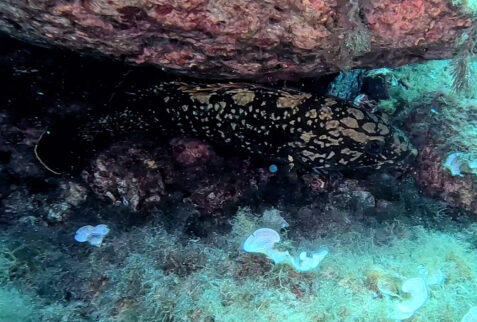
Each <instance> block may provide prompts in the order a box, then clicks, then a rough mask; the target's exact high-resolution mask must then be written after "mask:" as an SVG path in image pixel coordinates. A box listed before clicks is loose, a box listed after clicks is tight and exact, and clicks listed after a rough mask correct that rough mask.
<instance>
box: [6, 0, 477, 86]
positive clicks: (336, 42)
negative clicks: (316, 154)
mask: <svg viewBox="0 0 477 322" xmlns="http://www.w3.org/2000/svg"><path fill="white" fill-rule="evenodd" d="M470 25H471V18H470V15H468V13H467V12H466V8H460V7H457V6H453V5H452V2H451V1H447V0H418V1H416V0H406V1H401V2H396V1H393V0H379V1H361V2H359V4H358V2H357V1H351V2H347V1H345V2H339V1H335V0H330V1H323V0H312V1H279V0H272V1H265V2H257V1H253V0H241V1H240V2H238V3H237V2H233V1H231V2H227V1H219V0H214V1H205V0H199V1H192V2H191V1H186V0H181V1H167V0H164V1H153V0H145V1H125V0H115V1H106V0H85V1H73V2H71V1H64V0H51V1H35V2H31V1H28V0H4V1H2V2H0V30H1V31H3V32H6V33H7V34H9V35H12V36H14V37H17V38H20V39H25V40H27V41H30V42H33V43H38V44H41V45H43V46H45V45H50V46H51V45H54V46H61V47H65V48H69V49H73V50H77V51H81V52H86V53H91V52H93V53H100V54H103V55H108V56H112V57H116V58H118V59H125V60H126V61H128V62H134V63H138V64H153V65H156V66H159V67H162V68H167V69H170V70H174V71H176V72H180V73H187V74H188V75H191V74H193V75H196V76H212V77H215V78H253V79H264V80H266V79H270V78H275V79H276V78H293V77H296V76H306V75H316V74H323V73H329V72H335V71H338V70H340V69H341V68H342V67H347V68H357V67H379V66H392V65H394V66H396V65H402V64H406V63H411V62H416V61H422V60H425V59H437V58H447V57H451V55H452V53H453V44H454V39H455V38H456V37H458V36H459V35H461V33H462V32H464V31H465V29H466V28H467V27H469V26H470Z"/></svg>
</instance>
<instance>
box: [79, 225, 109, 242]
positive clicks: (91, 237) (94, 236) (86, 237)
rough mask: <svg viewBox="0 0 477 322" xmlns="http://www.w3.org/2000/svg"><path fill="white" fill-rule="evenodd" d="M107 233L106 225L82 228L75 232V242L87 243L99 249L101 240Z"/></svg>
mask: <svg viewBox="0 0 477 322" xmlns="http://www.w3.org/2000/svg"><path fill="white" fill-rule="evenodd" d="M108 233H109V228H108V226H106V225H103V224H101V225H97V226H90V225H87V226H83V227H81V228H79V229H78V230H77V231H76V234H75V240H76V241H77V242H80V243H84V242H88V243H90V244H91V245H93V246H96V247H100V246H101V244H102V243H103V238H104V236H106V235H107V234H108Z"/></svg>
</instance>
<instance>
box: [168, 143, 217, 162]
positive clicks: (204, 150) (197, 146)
mask: <svg viewBox="0 0 477 322" xmlns="http://www.w3.org/2000/svg"><path fill="white" fill-rule="evenodd" d="M170 144H171V146H172V154H173V155H174V158H175V160H176V161H177V162H178V163H180V164H182V165H184V166H190V165H193V164H197V163H204V162H207V160H208V159H209V158H210V157H211V154H212V153H213V151H212V150H211V148H210V146H209V145H208V144H206V143H204V142H202V141H200V140H196V139H188V138H174V139H172V140H171V142H170Z"/></svg>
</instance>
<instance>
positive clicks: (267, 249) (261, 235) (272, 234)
mask: <svg viewBox="0 0 477 322" xmlns="http://www.w3.org/2000/svg"><path fill="white" fill-rule="evenodd" d="M279 241H280V235H279V234H278V233H277V232H276V231H275V230H273V229H270V228H260V229H257V230H256V231H254V232H253V233H252V234H251V235H250V236H248V238H247V239H246V240H245V241H244V242H243V244H242V249H243V250H244V251H245V252H247V253H259V254H264V255H265V256H267V257H268V258H270V259H271V260H272V261H273V262H274V263H275V264H287V265H290V266H292V267H293V268H294V269H295V270H296V271H298V272H309V271H311V270H314V269H317V268H318V266H319V265H320V263H321V261H322V260H323V259H324V258H325V257H326V255H328V249H327V248H322V249H320V250H319V251H317V252H313V253H311V254H310V255H308V254H307V252H301V253H300V255H299V256H298V258H296V257H293V256H292V255H290V253H289V252H288V251H280V250H276V249H275V248H274V246H275V244H276V243H278V242H279Z"/></svg>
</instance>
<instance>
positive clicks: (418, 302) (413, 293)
mask: <svg viewBox="0 0 477 322" xmlns="http://www.w3.org/2000/svg"><path fill="white" fill-rule="evenodd" d="M401 289H402V291H403V292H404V293H408V294H409V297H408V298H407V299H405V300H404V301H402V302H401V303H399V304H398V305H397V309H396V312H395V313H394V318H395V319H397V320H406V319H409V318H410V317H411V316H412V315H413V314H414V313H415V312H416V311H417V310H418V309H420V308H421V307H422V306H423V305H424V303H425V302H426V301H427V298H428V297H429V293H428V290H427V285H426V281H425V280H424V279H423V278H422V277H415V278H410V279H408V280H406V281H405V282H404V284H403V285H402V286H401Z"/></svg>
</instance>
